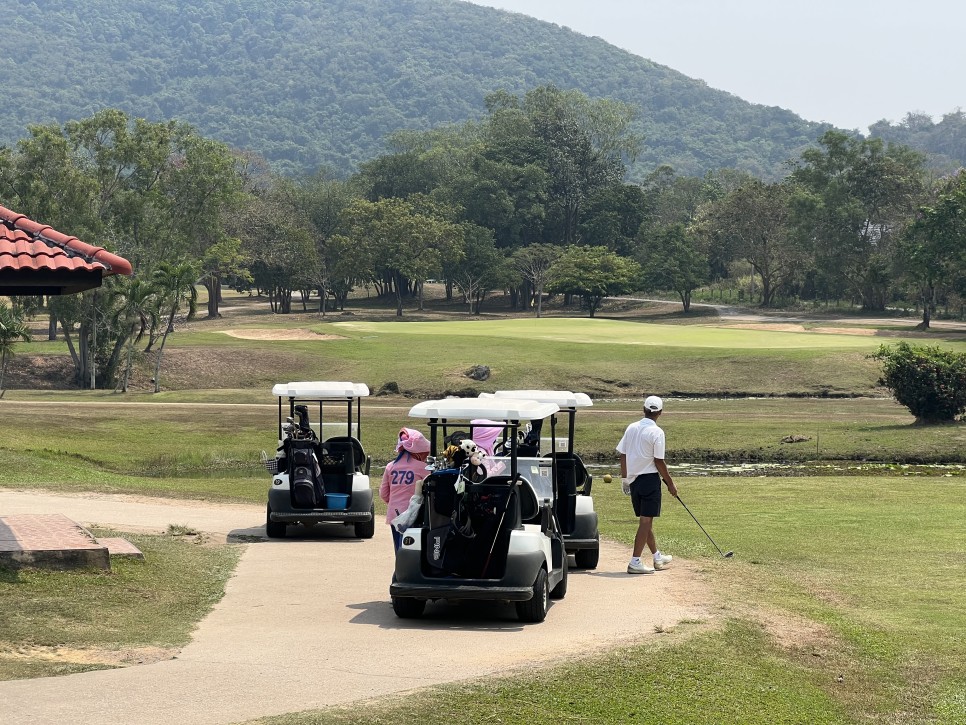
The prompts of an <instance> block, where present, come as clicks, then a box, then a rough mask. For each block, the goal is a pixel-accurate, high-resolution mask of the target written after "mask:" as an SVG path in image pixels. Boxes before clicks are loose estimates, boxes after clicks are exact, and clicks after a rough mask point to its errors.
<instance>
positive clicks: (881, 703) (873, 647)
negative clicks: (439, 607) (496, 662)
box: [258, 477, 966, 725]
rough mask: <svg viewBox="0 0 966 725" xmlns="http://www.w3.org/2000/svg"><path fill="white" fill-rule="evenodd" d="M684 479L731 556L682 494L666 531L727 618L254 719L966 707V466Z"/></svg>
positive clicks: (301, 721)
mask: <svg viewBox="0 0 966 725" xmlns="http://www.w3.org/2000/svg"><path fill="white" fill-rule="evenodd" d="M679 487H680V490H681V496H682V498H683V499H684V500H685V502H686V503H687V504H688V506H689V507H690V508H691V510H692V511H693V512H694V513H695V515H696V516H698V518H699V520H700V521H701V523H702V525H703V526H704V527H705V529H707V530H708V531H709V533H711V534H712V536H714V537H715V540H716V541H717V542H718V543H719V545H720V546H722V547H723V548H728V549H733V550H734V551H735V552H736V555H735V558H734V559H732V560H722V559H721V558H720V557H718V555H717V553H716V552H715V550H714V549H713V547H712V545H711V544H710V542H708V540H707V539H706V538H705V536H704V534H702V533H701V531H700V529H698V527H697V526H696V525H695V524H694V522H693V520H692V519H691V518H690V517H689V516H688V515H687V513H686V512H685V510H684V509H683V507H681V506H680V505H679V504H678V503H677V502H675V501H673V500H669V501H666V502H665V508H664V511H663V515H662V517H661V519H660V520H659V522H658V525H657V535H658V541H659V543H660V544H661V546H662V548H665V549H666V550H668V551H671V552H673V553H674V554H676V555H678V556H679V557H683V558H688V559H692V560H698V561H699V562H702V566H701V569H702V570H703V573H704V576H705V578H706V579H707V580H708V581H709V582H710V585H711V590H712V592H713V601H714V602H718V607H719V611H721V613H722V620H721V623H720V624H719V625H718V626H711V627H709V626H705V625H701V624H700V623H694V622H692V623H682V624H681V625H679V626H678V627H677V628H675V631H673V632H666V633H665V635H666V639H665V635H662V637H661V638H660V639H658V641H657V642H656V643H651V644H646V645H642V646H639V647H632V648H627V649H623V650H619V651H616V652H611V653H608V654H605V655H602V656H599V657H594V658H591V659H581V660H577V661H574V662H571V663H568V664H565V665H559V666H555V667H550V668H546V669H542V670H537V671H530V672H522V673H518V674H513V675H510V676H507V677H503V678H498V679H491V680H485V681H481V682H473V683H466V684H455V685H448V686H443V687H437V688H429V689H427V690H423V691H420V692H417V693H415V694H413V695H410V696H408V697H407V696H393V697H392V698H387V699H384V700H382V701H379V702H376V703H373V704H370V705H353V706H352V707H351V708H332V709H330V710H325V711H321V712H309V713H302V714H293V715H287V716H284V717H278V718H267V719H264V720H260V721H258V722H260V723H266V724H271V725H308V724H310V723H333V724H334V723H340V724H354V723H390V722H453V723H487V722H503V723H520V724H521V725H522V724H523V723H530V722H535V721H537V722H573V723H597V722H601V723H623V722H648V723H696V722H701V723H704V722H708V723H718V722H720V723H732V722H740V723H861V722H900V721H901V722H910V723H926V722H930V723H948V724H949V725H952V724H953V723H959V722H962V714H963V712H964V702H966V698H964V692H966V690H964V689H963V688H964V684H966V643H964V642H963V639H962V636H961V633H962V632H963V631H964V630H966V600H964V599H963V597H962V594H961V589H962V571H963V567H964V564H966V554H964V553H963V552H964V551H966V530H964V528H963V527H962V521H963V520H964V517H966V488H964V484H963V481H962V480H961V479H960V480H957V479H946V478H934V479H929V480H927V481H924V480H911V479H908V478H887V479H878V478H852V477H850V478H835V477H803V478H751V479H741V480H736V479H693V478H684V479H681V480H680V481H679ZM924 488H925V489H927V491H928V493H924ZM595 503H596V505H597V508H598V510H599V511H600V514H601V529H602V531H603V532H605V533H606V534H607V535H608V536H609V537H611V538H614V539H616V540H618V541H620V542H622V543H624V544H625V545H627V546H628V547H630V544H631V541H632V539H633V535H634V530H635V527H636V522H635V520H634V519H633V516H632V515H630V512H629V504H628V500H627V498H626V497H624V496H622V495H621V494H620V493H619V492H618V491H617V490H616V487H614V486H612V487H602V490H601V491H600V492H599V493H598V495H596V496H595ZM559 606H568V604H567V600H564V601H563V602H562V603H561V604H560V605H559ZM765 614H767V616H762V615H765ZM588 616H593V613H592V612H588ZM766 622H768V623H769V624H768V625H767V626H766V625H765V624H764V623H766ZM802 623H805V624H806V625H807V626H804V627H803V626H802ZM776 635H778V636H776Z"/></svg>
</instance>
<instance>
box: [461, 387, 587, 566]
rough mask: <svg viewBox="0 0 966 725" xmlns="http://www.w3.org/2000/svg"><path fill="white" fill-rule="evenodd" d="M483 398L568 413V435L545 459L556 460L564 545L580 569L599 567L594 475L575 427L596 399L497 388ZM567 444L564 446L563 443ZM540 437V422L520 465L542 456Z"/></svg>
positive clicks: (524, 445) (523, 450)
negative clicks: (581, 412) (528, 402)
mask: <svg viewBox="0 0 966 725" xmlns="http://www.w3.org/2000/svg"><path fill="white" fill-rule="evenodd" d="M480 397H481V398H516V399H520V400H535V401H537V402H539V403H554V404H555V405H557V407H559V408H560V410H561V411H563V412H565V413H567V421H568V425H567V438H566V441H564V440H563V439H562V438H561V439H560V440H558V441H557V443H558V445H556V446H553V447H552V450H550V451H547V452H544V453H543V458H548V457H549V458H553V459H554V461H555V462H556V473H555V474H554V475H555V477H556V479H555V481H556V490H557V496H556V498H555V499H554V513H555V514H556V515H557V521H558V523H559V524H560V530H561V532H562V533H563V540H564V546H565V547H566V549H567V553H568V554H573V555H574V563H575V564H576V565H577V567H578V568H580V569H596V568H597V562H598V561H599V560H600V533H599V532H598V530H597V512H596V511H594V499H593V498H591V495H590V490H591V486H592V484H593V477H592V476H591V475H590V473H589V472H588V471H587V468H586V466H584V462H583V461H582V460H580V456H578V455H577V454H576V453H575V452H574V430H575V427H576V426H575V421H576V416H577V409H578V408H590V407H591V406H593V404H594V403H593V401H592V400H591V399H590V396H588V395H587V394H586V393H572V392H570V391H569V390H498V391H497V392H495V393H481V394H480ZM564 443H566V445H565V446H564V445H563V444H564ZM540 446H541V437H540V429H539V426H538V423H534V424H533V427H532V429H531V431H530V432H529V434H527V436H525V438H524V441H523V442H522V444H521V446H520V448H519V452H518V455H519V457H520V466H521V467H525V466H526V465H529V464H530V463H531V462H532V461H533V460H534V459H535V458H539V457H540V456H541V450H540Z"/></svg>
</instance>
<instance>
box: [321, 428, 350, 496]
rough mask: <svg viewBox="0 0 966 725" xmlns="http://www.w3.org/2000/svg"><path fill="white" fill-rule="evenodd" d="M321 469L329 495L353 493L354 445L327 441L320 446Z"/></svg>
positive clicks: (323, 481) (323, 482)
mask: <svg viewBox="0 0 966 725" xmlns="http://www.w3.org/2000/svg"><path fill="white" fill-rule="evenodd" d="M320 448H321V450H322V455H321V456H320V457H319V468H320V469H321V470H322V473H321V476H322V484H323V486H324V487H325V490H326V491H328V492H329V493H347V494H351V493H352V474H353V473H354V472H355V470H356V468H355V454H354V452H353V448H352V445H351V444H350V443H347V442H345V441H336V442H335V443H333V442H332V440H331V439H330V440H327V441H326V442H325V443H323V444H321V446H320Z"/></svg>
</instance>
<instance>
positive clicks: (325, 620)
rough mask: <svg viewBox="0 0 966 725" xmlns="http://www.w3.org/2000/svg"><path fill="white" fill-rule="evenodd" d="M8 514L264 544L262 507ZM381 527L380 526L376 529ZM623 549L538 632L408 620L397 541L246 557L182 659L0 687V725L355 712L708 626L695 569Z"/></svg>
mask: <svg viewBox="0 0 966 725" xmlns="http://www.w3.org/2000/svg"><path fill="white" fill-rule="evenodd" d="M0 512H2V513H4V514H8V513H53V512H56V513H63V514H65V515H67V516H68V517H70V518H72V519H74V520H75V521H78V522H81V523H85V524H92V523H97V524H99V525H104V526H116V527H117V528H119V529H121V530H125V529H127V530H132V529H133V528H138V529H143V528H155V529H159V530H163V529H164V528H166V527H167V525H168V524H170V523H177V524H187V525H190V526H192V527H195V528H198V529H200V530H203V531H207V532H213V533H221V534H226V535H228V534H234V535H238V534H243V535H260V534H261V533H262V527H261V524H262V521H263V519H264V509H263V508H262V507H256V506H238V505H234V506H232V505H229V506H215V505H211V504H192V503H185V502H171V501H162V500H157V499H145V498H140V497H131V496H108V495H78V496H70V495H38V494H37V493H28V492H16V491H9V490H0ZM380 523H381V522H380ZM626 555H627V552H626V550H625V548H624V547H620V546H617V545H613V544H608V543H604V545H603V546H602V550H601V561H600V566H599V567H598V569H597V570H596V571H594V572H583V571H572V572H571V577H570V586H569V592H568V594H567V596H566V598H565V599H563V600H561V601H558V602H554V603H553V604H552V607H551V610H550V612H549V614H548V616H547V620H546V621H545V622H544V623H542V624H537V625H533V624H530V625H523V624H521V623H520V622H518V621H517V620H516V616H515V612H514V610H513V609H512V607H492V606H482V605H466V606H461V607H450V606H446V605H443V604H433V605H430V606H429V607H427V610H426V615H425V617H424V618H423V619H421V620H405V621H404V620H399V619H397V618H396V617H395V615H394V614H393V612H392V608H391V606H390V603H389V596H388V588H389V581H390V578H391V576H392V566H393V557H392V543H391V539H390V536H389V530H388V527H387V526H385V525H379V526H377V528H376V537H375V539H373V540H371V541H359V540H354V539H350V538H342V537H331V538H322V537H318V536H316V537H312V538H309V537H306V536H303V537H302V538H291V539H286V540H283V541H268V540H263V541H259V542H255V543H250V544H247V545H246V550H245V552H244V554H243V555H242V557H241V561H240V562H239V565H238V568H237V570H236V572H235V575H234V576H233V577H232V578H231V579H230V580H229V582H228V585H227V589H226V592H225V596H224V598H223V599H222V600H221V601H220V602H219V603H218V604H217V605H216V606H215V608H214V610H213V611H212V612H211V614H210V615H209V616H208V617H207V618H205V619H204V620H203V621H202V622H201V623H200V625H199V626H198V628H197V630H196V632H195V635H194V637H193V639H192V641H191V643H190V644H188V645H187V646H186V647H185V648H184V649H183V650H182V651H181V652H180V653H179V654H178V655H177V658H176V659H172V660H166V661H163V662H157V663H154V664H147V665H137V666H132V667H127V668H123V669H114V670H100V671H97V672H86V673H81V674H76V675H69V676H65V677H51V678H44V679H36V680H15V681H8V682H0V723H3V725H19V724H21V723H51V724H53V723H58V724H59V723H72V725H95V724H98V725H100V724H103V725H117V724H118V723H138V724H139V725H152V724H155V723H156V724H157V725H170V724H171V723H192V724H193V725H208V724H216V723H218V724H226V723H237V722H244V721H246V720H250V719H254V718H257V717H262V716H269V715H276V714H281V713H286V712H295V711H299V710H305V709H312V708H322V707H326V706H329V705H336V704H345V703H349V702H352V701H356V700H361V699H364V698H370V697H376V696H382V695H389V694H392V693H397V692H403V691H407V690H411V689H413V688H419V687H424V686H428V685H435V684H439V683H444V682H452V681H456V680H464V679H469V678H477V677H482V676H487V675H494V674H501V673H506V672H508V671H510V670H513V669H516V668H521V667H528V666H531V665H532V664H533V663H535V662H539V663H545V662H552V661H554V660H560V659H566V658H570V657H573V656H575V655H582V654H586V653H590V652H595V651H600V650H602V649H604V648H607V647H610V646H614V645H619V644H632V643H635V642H641V641H643V640H646V639H647V638H649V637H653V636H655V627H657V626H659V625H663V626H665V627H667V626H671V625H674V624H675V623H677V622H679V621H681V620H682V619H710V618H711V617H712V616H713V615H711V614H710V613H709V612H708V611H705V609H704V608H703V606H702V604H703V603H704V602H706V601H707V600H706V597H705V592H704V591H703V587H702V585H701V582H700V575H699V574H698V573H697V572H696V571H695V568H694V567H692V566H690V565H688V563H687V562H683V561H682V562H677V561H676V562H675V564H674V568H673V569H670V570H668V571H664V572H659V573H656V574H653V575H647V576H636V577H632V576H628V575H627V574H625V573H624V568H625V566H626Z"/></svg>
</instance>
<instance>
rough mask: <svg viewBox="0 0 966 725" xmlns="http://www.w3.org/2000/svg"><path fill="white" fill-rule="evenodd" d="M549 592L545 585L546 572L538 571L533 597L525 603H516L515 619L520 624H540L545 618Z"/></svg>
mask: <svg viewBox="0 0 966 725" xmlns="http://www.w3.org/2000/svg"><path fill="white" fill-rule="evenodd" d="M549 599H550V591H549V587H548V584H547V570H546V569H540V571H538V572H537V578H536V579H535V580H534V582H533V596H532V597H530V599H528V600H527V601H525V602H517V603H516V604H517V617H519V618H520V621H521V622H542V621H543V620H545V619H546V618H547V607H548V606H549V601H548V600H549Z"/></svg>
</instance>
